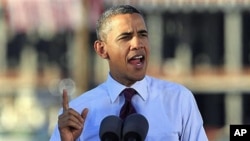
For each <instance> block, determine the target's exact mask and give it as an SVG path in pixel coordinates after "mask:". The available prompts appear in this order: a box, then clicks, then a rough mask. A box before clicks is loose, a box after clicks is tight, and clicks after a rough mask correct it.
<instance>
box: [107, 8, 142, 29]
mask: <svg viewBox="0 0 250 141" xmlns="http://www.w3.org/2000/svg"><path fill="white" fill-rule="evenodd" d="M109 26H110V28H111V30H119V31H121V32H122V31H129V30H146V24H145V21H144V19H143V17H142V16H141V15H140V14H137V13H133V14H119V15H115V16H113V17H111V18H110V22H109Z"/></svg>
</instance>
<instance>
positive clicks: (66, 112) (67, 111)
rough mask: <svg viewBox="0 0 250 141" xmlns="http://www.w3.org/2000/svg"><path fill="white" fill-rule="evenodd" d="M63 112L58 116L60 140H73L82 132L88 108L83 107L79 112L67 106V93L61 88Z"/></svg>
mask: <svg viewBox="0 0 250 141" xmlns="http://www.w3.org/2000/svg"><path fill="white" fill-rule="evenodd" d="M62 98H63V101H62V107H63V113H62V114H61V115H60V116H59V117H58V128H59V132H60V136H61V140H62V141H74V140H76V139H77V138H78V137H79V136H80V134H81V133H82V130H83V126H84V122H85V119H86V116H87V114H88V109H84V110H83V111H82V113H81V114H79V113H78V112H76V111H75V110H74V109H72V108H69V100H68V94H67V91H66V90H63V96H62Z"/></svg>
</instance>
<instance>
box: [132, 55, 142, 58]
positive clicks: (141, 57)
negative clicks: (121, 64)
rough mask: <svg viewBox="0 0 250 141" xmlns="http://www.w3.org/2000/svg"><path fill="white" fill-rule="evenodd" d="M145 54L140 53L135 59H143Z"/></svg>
mask: <svg viewBox="0 0 250 141" xmlns="http://www.w3.org/2000/svg"><path fill="white" fill-rule="evenodd" d="M142 57H143V56H142V55H140V56H136V57H134V58H135V59H141V58H142Z"/></svg>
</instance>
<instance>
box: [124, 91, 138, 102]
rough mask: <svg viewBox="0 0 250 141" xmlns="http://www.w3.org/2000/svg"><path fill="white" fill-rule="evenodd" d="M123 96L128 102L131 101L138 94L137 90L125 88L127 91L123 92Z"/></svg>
mask: <svg viewBox="0 0 250 141" xmlns="http://www.w3.org/2000/svg"><path fill="white" fill-rule="evenodd" d="M121 94H123V95H124V97H125V99H126V100H127V101H131V99H132V97H133V96H134V95H135V94H137V92H136V90H135V89H133V88H125V89H124V90H123V91H122V92H121Z"/></svg>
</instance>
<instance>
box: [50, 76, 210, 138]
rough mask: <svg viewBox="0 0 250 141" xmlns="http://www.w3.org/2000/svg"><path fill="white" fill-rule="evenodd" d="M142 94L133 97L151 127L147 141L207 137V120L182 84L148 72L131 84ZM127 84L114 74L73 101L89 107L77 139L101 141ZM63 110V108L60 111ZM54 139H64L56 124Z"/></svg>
mask: <svg viewBox="0 0 250 141" xmlns="http://www.w3.org/2000/svg"><path fill="white" fill-rule="evenodd" d="M131 87H132V88H134V89H135V90H136V91H137V92H138V94H137V95H135V96H134V97H133V99H132V103H133V105H134V107H135V109H136V111H137V113H140V114H142V115H144V116H145V117H146V119H147V120H148V123H149V130H148V134H147V137H146V139H145V140H146V141H207V140H208V139H207V136H206V134H205V131H204V128H203V120H202V117H201V115H200V112H199V110H198V107H197V105H196V101H195V99H194V97H193V94H192V93H191V92H190V91H189V90H188V89H186V88H185V87H184V86H182V85H180V84H176V83H173V82H169V81H165V80H160V79H156V78H153V77H150V76H145V78H144V79H143V80H141V81H138V82H136V83H135V84H134V85H132V86H131ZM124 88H126V86H124V85H121V84H120V83H118V82H117V81H115V80H114V79H113V78H112V77H111V76H110V75H109V76H108V78H107V80H106V81H105V82H104V83H102V84H100V85H99V86H97V87H96V88H94V89H92V90H90V91H87V92H86V93H84V94H82V95H80V96H79V97H77V98H76V99H74V100H72V101H71V102H70V104H69V105H70V107H71V108H73V109H75V110H76V111H77V112H79V113H81V112H82V110H83V109H84V108H88V109H89V113H88V115H87V118H86V122H85V126H84V129H83V131H82V134H81V135H80V137H79V138H78V139H77V141H99V140H100V138H99V128H100V123H101V121H102V119H103V118H105V117H106V116H109V115H117V116H119V112H120V109H121V107H122V105H123V103H124V97H123V96H119V94H120V92H121V91H122V90H123V89H124ZM61 112H62V110H60V112H59V114H60V113H61ZM50 141H60V135H59V130H58V127H57V125H56V127H55V130H54V132H53V134H52V136H51V138H50Z"/></svg>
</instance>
